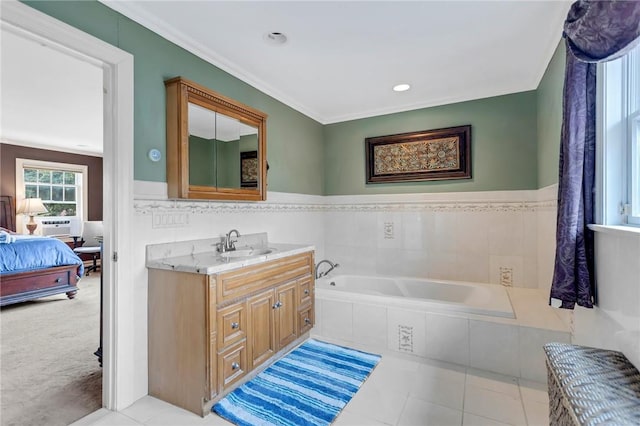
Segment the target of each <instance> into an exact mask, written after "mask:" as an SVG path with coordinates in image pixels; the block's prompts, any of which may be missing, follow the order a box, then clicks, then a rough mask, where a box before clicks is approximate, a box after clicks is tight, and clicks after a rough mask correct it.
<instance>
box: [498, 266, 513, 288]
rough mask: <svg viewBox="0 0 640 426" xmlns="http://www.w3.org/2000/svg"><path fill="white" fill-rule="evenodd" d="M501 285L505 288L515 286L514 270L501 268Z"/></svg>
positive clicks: (506, 267)
mask: <svg viewBox="0 0 640 426" xmlns="http://www.w3.org/2000/svg"><path fill="white" fill-rule="evenodd" d="M500 284H502V285H503V286H507V287H511V286H513V268H511V267H508V266H501V267H500Z"/></svg>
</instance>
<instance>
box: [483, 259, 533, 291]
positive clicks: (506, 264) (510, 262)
mask: <svg viewBox="0 0 640 426" xmlns="http://www.w3.org/2000/svg"><path fill="white" fill-rule="evenodd" d="M500 268H511V280H512V283H513V285H512V287H524V258H523V257H522V256H507V255H493V254H492V255H491V256H489V282H490V283H492V284H501V276H500V274H501V272H500Z"/></svg>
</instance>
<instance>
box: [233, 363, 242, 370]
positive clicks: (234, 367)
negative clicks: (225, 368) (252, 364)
mask: <svg viewBox="0 0 640 426" xmlns="http://www.w3.org/2000/svg"><path fill="white" fill-rule="evenodd" d="M238 368H240V364H238V363H237V362H234V363H233V364H231V369H232V370H237V369H238Z"/></svg>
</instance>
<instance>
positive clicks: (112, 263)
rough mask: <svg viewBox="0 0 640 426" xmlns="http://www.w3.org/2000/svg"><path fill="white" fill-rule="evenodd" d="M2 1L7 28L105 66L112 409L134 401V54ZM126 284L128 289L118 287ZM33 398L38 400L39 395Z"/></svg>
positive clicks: (107, 396) (105, 330)
mask: <svg viewBox="0 0 640 426" xmlns="http://www.w3.org/2000/svg"><path fill="white" fill-rule="evenodd" d="M0 7H1V12H2V13H1V14H0V24H1V26H2V30H3V31H4V30H7V31H11V32H12V33H13V34H18V35H20V36H21V37H25V38H28V39H30V40H35V41H37V42H38V43H40V44H42V45H46V46H49V47H51V48H53V49H57V50H59V51H60V52H64V53H65V54H67V55H72V56H75V57H76V58H80V59H82V60H85V61H87V62H91V63H93V64H98V66H100V67H101V68H102V76H103V90H104V96H103V144H104V153H103V180H102V181H103V222H104V236H103V237H104V240H103V250H104V251H103V253H104V254H103V256H102V275H103V286H102V292H103V295H102V296H103V312H102V317H101V319H102V353H103V372H102V373H103V374H102V406H103V407H105V408H107V409H111V410H117V409H122V408H124V406H126V405H129V403H130V401H127V400H126V398H127V389H126V388H127V387H129V386H130V385H128V384H127V383H126V376H125V375H124V374H126V370H127V369H128V368H127V367H128V366H129V364H130V363H131V362H132V361H131V360H128V359H126V358H125V357H122V356H119V353H121V352H122V351H123V349H124V353H126V346H127V344H126V342H127V341H128V340H129V339H130V336H128V335H127V332H126V331H124V332H118V333H117V332H116V331H117V327H116V325H117V323H118V319H119V318H126V316H128V315H130V312H128V311H127V303H126V300H127V299H128V298H129V297H130V294H129V291H130V290H129V289H131V287H132V286H131V277H130V276H129V274H128V271H129V270H130V267H129V265H130V258H131V243H130V240H129V236H130V235H131V232H130V226H131V216H132V215H131V212H132V206H133V194H132V187H133V57H132V56H131V55H130V54H129V53H127V52H124V51H122V50H120V49H118V48H116V47H114V46H112V45H109V44H107V43H105V42H103V41H101V40H99V39H97V38H95V37H93V36H91V35H89V34H86V33H84V32H82V31H80V30H77V29H76V28H73V27H71V26H69V25H67V24H65V23H63V22H60V21H58V20H56V19H54V18H52V17H50V16H48V15H46V14H43V13H41V12H39V11H37V10H35V9H33V8H31V7H29V6H27V5H25V4H22V3H20V2H17V1H3V2H0ZM120 289H123V290H122V291H117V290H120ZM122 300H124V302H121V301H122ZM120 342H122V343H120ZM118 349H120V351H119V350H118ZM96 363H97V360H96ZM116 366H118V369H117V370H116ZM123 369H124V370H125V371H124V374H123V371H122V370H123ZM123 389H124V391H122V390H123ZM119 390H120V392H119ZM32 403H35V404H37V402H35V401H32Z"/></svg>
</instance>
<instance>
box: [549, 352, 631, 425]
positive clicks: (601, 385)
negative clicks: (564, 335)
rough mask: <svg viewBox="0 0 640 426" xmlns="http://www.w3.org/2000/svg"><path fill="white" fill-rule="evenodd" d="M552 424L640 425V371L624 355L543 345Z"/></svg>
mask: <svg viewBox="0 0 640 426" xmlns="http://www.w3.org/2000/svg"><path fill="white" fill-rule="evenodd" d="M544 351H545V355H546V363H547V374H548V386H549V423H550V424H551V425H601V424H607V425H640V372H638V370H637V369H636V368H635V367H634V366H633V364H631V363H630V362H629V360H627V358H626V357H625V356H624V355H623V354H622V353H621V352H616V351H610V350H606V349H597V348H589V347H584V346H575V345H570V344H566V343H548V344H546V345H544Z"/></svg>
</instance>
